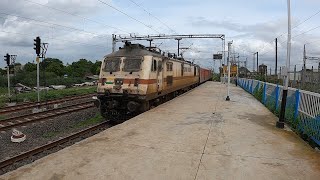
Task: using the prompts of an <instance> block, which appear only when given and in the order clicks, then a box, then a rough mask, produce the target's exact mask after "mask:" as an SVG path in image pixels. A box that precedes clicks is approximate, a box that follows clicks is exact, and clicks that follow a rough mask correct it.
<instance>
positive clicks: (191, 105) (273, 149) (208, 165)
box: [0, 82, 320, 180]
mask: <svg viewBox="0 0 320 180" xmlns="http://www.w3.org/2000/svg"><path fill="white" fill-rule="evenodd" d="M225 96H226V86H225V85H224V84H221V83H216V82H207V83H205V84H202V85H201V86H199V87H197V88H195V89H193V90H191V91H189V92H187V93H185V94H183V95H181V96H179V97H177V98H175V99H173V100H171V101H169V102H167V103H165V104H162V105H160V106H158V107H156V108H154V109H152V110H150V111H148V112H146V113H143V114H141V115H139V116H136V117H135V118H132V119H130V120H128V121H127V122H124V123H122V124H120V125H117V126H114V127H112V128H109V129H107V130H106V131H103V132H102V133H99V134H97V135H95V136H93V137H90V138H88V139H86V140H83V141H81V142H79V143H77V144H75V145H72V146H70V147H68V148H65V149H63V150H61V151H59V152H56V153H54V154H51V155H48V156H46V157H44V158H42V159H39V160H37V161H35V162H34V163H32V164H29V165H26V166H24V167H21V168H19V169H17V170H15V171H12V172H10V173H7V174H4V175H2V176H0V179H41V180H43V179H77V180H79V179H126V180H127V179H139V180H141V179H146V180H149V179H183V180H185V179H190V180H193V179H290V180H291V179H319V177H320V153H319V152H317V151H315V150H314V149H312V148H311V147H310V146H309V145H308V144H307V143H305V142H304V141H303V140H302V139H300V138H299V137H298V136H297V135H295V134H294V133H293V132H292V131H290V129H289V128H286V129H285V130H281V129H277V128H276V127H275V123H276V121H277V117H276V116H274V115H273V114H272V113H271V112H269V111H268V109H267V108H265V107H264V106H263V105H262V104H260V102H258V101H257V100H255V98H254V97H252V96H251V95H250V94H248V93H246V92H245V91H244V90H242V89H241V88H240V87H235V86H232V87H231V96H230V98H231V101H229V102H227V101H225Z"/></svg>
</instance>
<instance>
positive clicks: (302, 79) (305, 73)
mask: <svg viewBox="0 0 320 180" xmlns="http://www.w3.org/2000/svg"><path fill="white" fill-rule="evenodd" d="M306 62H307V52H306V45H304V46H303V72H302V76H301V81H302V85H303V86H304V85H305V83H306V75H307V71H306V69H307V68H306Z"/></svg>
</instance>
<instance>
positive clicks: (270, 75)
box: [270, 67, 271, 76]
mask: <svg viewBox="0 0 320 180" xmlns="http://www.w3.org/2000/svg"><path fill="white" fill-rule="evenodd" d="M270 76H271V67H270Z"/></svg>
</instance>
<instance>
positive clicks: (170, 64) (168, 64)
mask: <svg viewBox="0 0 320 180" xmlns="http://www.w3.org/2000/svg"><path fill="white" fill-rule="evenodd" d="M167 71H172V63H167Z"/></svg>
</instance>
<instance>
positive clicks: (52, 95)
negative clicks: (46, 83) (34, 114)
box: [0, 86, 97, 107]
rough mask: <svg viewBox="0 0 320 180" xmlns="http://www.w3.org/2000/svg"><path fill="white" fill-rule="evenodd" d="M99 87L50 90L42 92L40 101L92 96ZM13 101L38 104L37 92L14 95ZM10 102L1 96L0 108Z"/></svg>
mask: <svg viewBox="0 0 320 180" xmlns="http://www.w3.org/2000/svg"><path fill="white" fill-rule="evenodd" d="M96 89H97V87H95V86H93V87H75V88H68V89H61V90H50V91H48V92H47V93H46V92H45V91H40V99H41V100H42V101H44V100H45V99H47V100H52V99H59V98H63V97H65V96H73V95H83V94H90V93H94V92H96ZM11 99H12V101H16V102H25V101H30V102H36V101H37V100H38V94H37V92H30V93H21V94H17V95H15V94H13V95H12V97H11ZM7 102H9V100H8V97H6V96H1V97H0V107H3V106H5V103H7Z"/></svg>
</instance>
